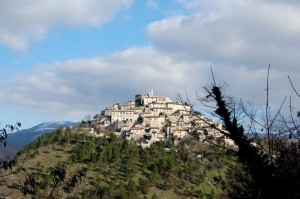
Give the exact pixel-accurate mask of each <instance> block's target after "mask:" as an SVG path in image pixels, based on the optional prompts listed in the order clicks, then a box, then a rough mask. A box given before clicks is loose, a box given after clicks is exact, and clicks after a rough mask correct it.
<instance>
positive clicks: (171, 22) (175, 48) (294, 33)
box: [147, 0, 300, 109]
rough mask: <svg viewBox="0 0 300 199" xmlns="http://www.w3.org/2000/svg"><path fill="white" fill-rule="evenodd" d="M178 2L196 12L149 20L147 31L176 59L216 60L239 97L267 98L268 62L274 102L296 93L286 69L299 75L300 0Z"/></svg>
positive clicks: (220, 73)
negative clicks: (150, 21)
mask: <svg viewBox="0 0 300 199" xmlns="http://www.w3.org/2000/svg"><path fill="white" fill-rule="evenodd" d="M178 2H179V3H181V4H182V5H183V6H185V8H187V9H189V10H190V12H191V14H189V15H177V16H173V17H169V18H165V19H163V20H161V21H156V22H153V23H151V24H149V25H148V27H147V34H148V37H149V39H150V40H151V42H152V44H153V45H154V46H155V48H157V49H159V50H160V51H162V52H164V53H166V54H168V55H170V56H172V57H173V58H174V59H175V60H177V61H182V60H184V61H186V62H190V63H195V62H203V61H206V62H208V63H212V65H213V67H214V70H215V73H216V74H218V76H219V78H220V79H221V80H223V82H227V83H228V84H229V85H230V86H229V88H230V93H232V94H234V95H235V96H237V97H242V98H246V99H251V98H252V99H254V100H255V101H256V102H257V103H259V104H264V103H265V102H264V100H265V92H264V88H265V85H266V71H267V67H268V64H271V76H270V81H271V82H272V84H271V91H272V93H271V94H272V99H273V100H274V101H273V103H274V105H275V104H276V105H277V106H278V105H279V104H280V103H281V100H282V99H283V97H284V96H287V95H289V94H291V93H293V92H292V90H291V87H290V85H289V83H288V79H287V76H286V75H287V74H291V75H292V76H294V80H295V82H299V81H300V78H299V77H300V71H299V64H300V56H299V55H300V43H299V41H300V26H299V25H298V24H300V3H299V1H292V0H291V1H269V0H264V1H259V0H246V1H245V0H222V1H219V0H201V1H200V0H178ZM197 72H198V73H201V72H202V71H200V70H196V69H195V73H197ZM192 76H193V75H192ZM298 101H299V100H298ZM298 109H300V107H299V106H298Z"/></svg>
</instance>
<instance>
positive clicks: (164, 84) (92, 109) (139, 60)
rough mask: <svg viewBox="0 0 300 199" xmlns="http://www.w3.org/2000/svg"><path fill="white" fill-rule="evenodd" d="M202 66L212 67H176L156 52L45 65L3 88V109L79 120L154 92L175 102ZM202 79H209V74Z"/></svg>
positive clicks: (142, 50) (134, 50) (142, 49)
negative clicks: (179, 93) (11, 107)
mask: <svg viewBox="0 0 300 199" xmlns="http://www.w3.org/2000/svg"><path fill="white" fill-rule="evenodd" d="M196 66H197V68H201V67H204V66H208V64H206V63H205V64H203V63H197V65H196V64H195V63H194V64H193V63H192V64H191V63H186V62H177V61H176V62H175V61H174V60H173V59H172V58H171V57H169V56H168V55H164V54H161V53H159V52H157V51H156V50H154V49H153V48H151V47H140V48H130V49H127V50H125V51H122V52H117V53H114V54H112V55H110V56H107V57H100V58H93V59H77V60H69V61H66V62H57V63H53V64H49V65H41V66H37V67H35V68H33V69H32V70H31V71H30V72H27V73H22V74H19V75H16V76H14V77H13V78H11V79H10V80H8V81H7V82H5V83H3V82H2V83H1V88H3V89H2V91H1V92H2V93H1V92H0V104H3V105H4V104H6V106H7V105H11V106H24V107H31V108H32V109H33V110H35V111H36V112H37V113H39V114H40V115H43V114H45V113H47V114H49V115H51V116H59V117H62V116H64V117H65V118H69V119H78V120H79V119H81V118H83V117H84V116H85V115H87V114H89V113H93V114H95V113H99V112H100V110H101V109H104V108H105V106H110V105H112V104H113V103H117V102H124V103H126V102H127V100H131V99H134V95H135V94H137V93H142V94H145V93H146V92H147V91H148V89H150V88H153V89H154V90H155V93H156V94H158V95H159V94H161V95H166V96H170V97H172V98H173V99H175V98H176V97H177V93H178V92H182V91H186V89H187V87H188V85H189V84H190V85H191V83H192V82H191V81H193V79H192V78H191V75H190V74H192V73H193V70H194V69H195V67H196ZM197 76H198V74H197ZM199 77H201V78H202V79H203V80H204V79H205V76H204V74H203V76H202V75H200V76H199ZM192 89H193V88H192Z"/></svg>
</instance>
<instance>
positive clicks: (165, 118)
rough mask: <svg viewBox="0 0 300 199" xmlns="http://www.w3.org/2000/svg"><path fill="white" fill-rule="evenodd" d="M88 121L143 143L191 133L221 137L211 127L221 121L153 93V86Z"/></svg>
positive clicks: (206, 136) (221, 137)
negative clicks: (142, 93)
mask: <svg viewBox="0 0 300 199" xmlns="http://www.w3.org/2000/svg"><path fill="white" fill-rule="evenodd" d="M90 123H91V125H92V126H93V127H95V128H111V129H113V130H114V132H115V133H116V134H119V135H123V136H126V138H127V139H128V140H132V141H139V142H140V143H141V144H142V145H144V146H147V145H150V144H151V143H153V142H157V141H164V140H167V139H170V138H173V140H183V139H185V138H187V137H190V136H191V134H193V135H194V134H195V133H196V134H197V135H199V139H207V138H208V137H213V138H216V137H217V138H219V139H225V138H224V137H223V136H222V135H221V134H220V133H219V131H217V130H216V128H215V127H217V128H219V129H222V125H221V124H218V123H217V122H215V121H213V120H211V119H208V118H206V117H204V116H202V115H201V114H199V113H194V112H193V111H192V109H191V107H190V105H188V104H187V103H182V102H173V101H172V100H171V99H170V98H168V97H163V96H154V92H153V89H150V90H149V92H148V94H145V95H139V94H138V95H136V96H135V100H134V101H128V103H126V104H122V103H117V104H114V105H113V106H112V107H106V108H105V109H104V110H103V111H101V114H97V115H95V116H94V117H93V120H91V121H90Z"/></svg>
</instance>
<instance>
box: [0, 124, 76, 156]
mask: <svg viewBox="0 0 300 199" xmlns="http://www.w3.org/2000/svg"><path fill="white" fill-rule="evenodd" d="M76 124H77V123H74V122H68V121H64V122H44V123H41V124H39V125H36V126H34V127H32V128H30V129H24V130H21V131H18V132H16V133H12V134H10V135H9V136H8V138H7V142H8V143H12V144H13V145H14V146H16V147H18V148H19V149H22V148H23V147H24V146H25V145H27V144H29V143H31V142H32V141H33V140H34V139H36V138H37V137H38V136H40V135H43V134H45V133H49V132H52V131H53V130H55V129H57V128H59V127H73V126H75V125H76ZM8 145H9V144H8ZM1 151H2V150H1Z"/></svg>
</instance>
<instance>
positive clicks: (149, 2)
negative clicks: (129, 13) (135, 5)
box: [146, 0, 158, 10]
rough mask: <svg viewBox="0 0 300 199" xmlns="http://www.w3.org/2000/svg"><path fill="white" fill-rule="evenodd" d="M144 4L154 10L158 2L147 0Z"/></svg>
mask: <svg viewBox="0 0 300 199" xmlns="http://www.w3.org/2000/svg"><path fill="white" fill-rule="evenodd" d="M146 6H147V7H148V8H151V9H154V10H156V9H158V3H157V1H156V0H147V1H146Z"/></svg>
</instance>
